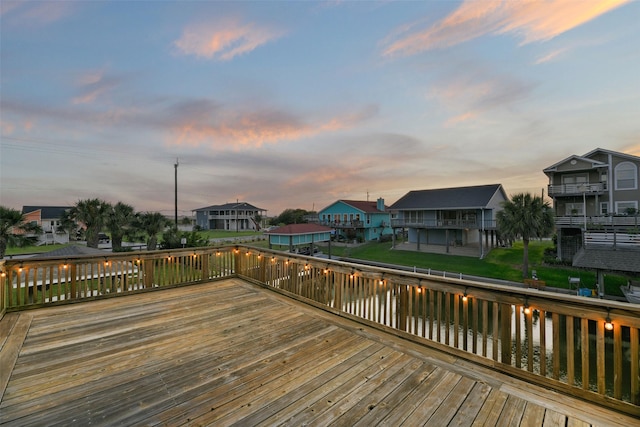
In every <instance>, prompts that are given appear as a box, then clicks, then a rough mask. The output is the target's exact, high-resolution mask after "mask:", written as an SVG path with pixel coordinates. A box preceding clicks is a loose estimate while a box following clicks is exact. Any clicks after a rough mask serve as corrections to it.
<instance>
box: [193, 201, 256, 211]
mask: <svg viewBox="0 0 640 427" xmlns="http://www.w3.org/2000/svg"><path fill="white" fill-rule="evenodd" d="M233 209H249V210H256V211H266V209H262V208H258V207H256V206H253V205H252V204H251V203H247V202H236V203H225V204H224V205H211V206H205V207H204V208H198V209H194V210H193V212H197V211H210V210H218V211H226V210H233Z"/></svg>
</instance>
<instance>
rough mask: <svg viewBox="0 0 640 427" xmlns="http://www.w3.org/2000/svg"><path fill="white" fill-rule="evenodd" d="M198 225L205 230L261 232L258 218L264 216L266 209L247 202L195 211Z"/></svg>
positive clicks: (207, 207) (213, 206)
mask: <svg viewBox="0 0 640 427" xmlns="http://www.w3.org/2000/svg"><path fill="white" fill-rule="evenodd" d="M194 212H195V213H196V225H197V226H199V227H200V228H202V229H203V230H229V231H246V230H260V228H261V227H262V224H259V222H258V221H257V219H256V218H257V217H259V216H264V214H265V212H267V211H266V210H265V209H262V208H257V207H255V206H253V205H252V204H249V203H247V202H236V203H225V204H224V205H212V206H206V207H204V208H200V209H195V210H194Z"/></svg>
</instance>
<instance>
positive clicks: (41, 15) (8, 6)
mask: <svg viewBox="0 0 640 427" xmlns="http://www.w3.org/2000/svg"><path fill="white" fill-rule="evenodd" d="M74 7H75V5H74V4H73V2H68V1H38V2H36V1H26V0H13V1H3V2H0V16H1V17H2V18H3V24H4V25H7V23H9V24H11V25H36V24H38V25H41V24H49V23H52V22H56V21H59V20H60V19H63V18H65V17H67V16H69V15H70V14H71V13H72V12H73V9H74Z"/></svg>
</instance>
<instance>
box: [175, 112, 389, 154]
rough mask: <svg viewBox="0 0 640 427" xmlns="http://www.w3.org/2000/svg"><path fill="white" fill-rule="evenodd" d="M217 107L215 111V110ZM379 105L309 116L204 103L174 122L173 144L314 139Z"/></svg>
mask: <svg viewBox="0 0 640 427" xmlns="http://www.w3.org/2000/svg"><path fill="white" fill-rule="evenodd" d="M214 110H215V111H214ZM377 112H378V110H377V107H375V106H368V107H365V108H363V109H361V110H358V111H356V112H354V113H348V114H344V115H342V116H335V117H330V118H328V119H324V120H323V119H307V118H303V117H300V116H297V115H294V114H291V113H289V112H285V111H282V110H277V109H272V108H264V109H255V110H251V111H239V110H233V109H219V110H218V109H216V108H214V107H213V106H212V105H208V104H206V103H205V104H203V105H200V108H195V109H193V111H192V114H187V115H184V114H183V115H182V117H181V118H180V119H178V121H177V122H174V123H173V125H172V130H173V135H174V136H173V139H172V141H171V142H172V143H174V144H178V145H183V144H184V145H190V146H200V145H208V146H210V147H211V148H217V149H220V148H234V149H237V148H241V147H260V146H262V145H263V144H266V143H277V142H286V141H293V140H297V139H302V138H310V137H313V136H316V135H319V134H322V133H326V132H334V131H337V130H341V129H346V128H350V127H352V126H355V125H356V124H358V123H361V122H362V121H364V120H367V119H369V118H370V117H373V116H374V115H376V114H377Z"/></svg>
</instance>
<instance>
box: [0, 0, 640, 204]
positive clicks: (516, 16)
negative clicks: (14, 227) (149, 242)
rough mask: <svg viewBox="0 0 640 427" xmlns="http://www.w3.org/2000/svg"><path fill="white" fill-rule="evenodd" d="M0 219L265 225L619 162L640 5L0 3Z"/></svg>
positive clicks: (636, 82)
mask: <svg viewBox="0 0 640 427" xmlns="http://www.w3.org/2000/svg"><path fill="white" fill-rule="evenodd" d="M0 19H1V22H0V25H1V26H0V50H1V57H0V61H1V62H0V102H1V104H0V114H1V115H0V127H1V131H2V135H1V147H0V168H1V170H0V180H1V181H0V204H1V205H3V206H8V207H12V208H15V209H21V208H22V206H23V205H47V206H71V205H74V204H75V203H76V202H77V201H78V200H82V199H88V198H95V197H99V198H101V199H104V200H106V201H109V202H112V203H115V202H118V201H122V202H125V203H128V204H131V205H132V206H134V208H135V209H136V210H137V211H160V212H163V213H165V214H167V215H171V214H172V213H173V209H174V163H175V161H176V158H178V159H179V167H178V199H179V200H178V204H179V206H178V209H179V211H180V214H181V215H183V214H184V215H190V214H191V211H192V210H194V209H197V208H201V207H204V206H208V205H214V204H223V203H227V202H235V201H236V200H240V201H246V202H249V203H251V204H253V205H255V206H258V207H260V208H263V209H266V210H267V211H268V212H267V214H268V215H270V216H274V215H278V214H280V213H281V212H282V210H284V209H286V208H302V209H307V210H312V209H315V210H319V209H321V208H323V207H325V206H327V205H329V204H331V203H333V202H334V201H336V200H338V199H351V200H367V198H369V200H376V199H377V198H379V197H382V198H384V199H385V202H386V203H387V204H388V205H390V204H392V203H393V202H395V201H396V200H398V199H399V198H400V197H402V196H403V195H404V194H406V193H407V192H408V191H411V190H423V189H431V188H443V187H456V186H467V185H484V184H497V183H500V184H502V185H503V186H504V188H505V190H506V192H507V194H509V195H512V194H515V193H519V192H525V191H529V192H534V193H535V194H540V192H541V191H542V189H543V188H545V189H546V185H547V179H546V177H545V175H544V174H543V173H542V169H544V168H545V167H547V166H550V165H552V164H554V163H556V162H558V161H560V160H562V159H564V158H566V157H568V156H570V155H572V154H578V155H582V154H585V153H587V152H589V151H591V150H593V149H595V148H604V149H609V150H615V151H621V152H625V153H629V154H634V155H636V156H640V24H639V23H640V2H639V1H625V0H611V1H595V0H593V1H591V0H584V1H579V0H568V1H560V0H548V1H544V0H536V1H526V0H522V1H515V0H514V1H491V0H475V1H465V2H460V1H410V2H409V1H405V2H402V1H400V2H396V1H358V2H355V1H328V2H303V1H297V2H293V1H290V2H285V1H260V2H246V1H242V2H240V1H234V2H217V1H180V2H178V1H160V0H157V1H112V2H109V1H88V0H87V1H46V2H37V1H7V0H2V3H0Z"/></svg>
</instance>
